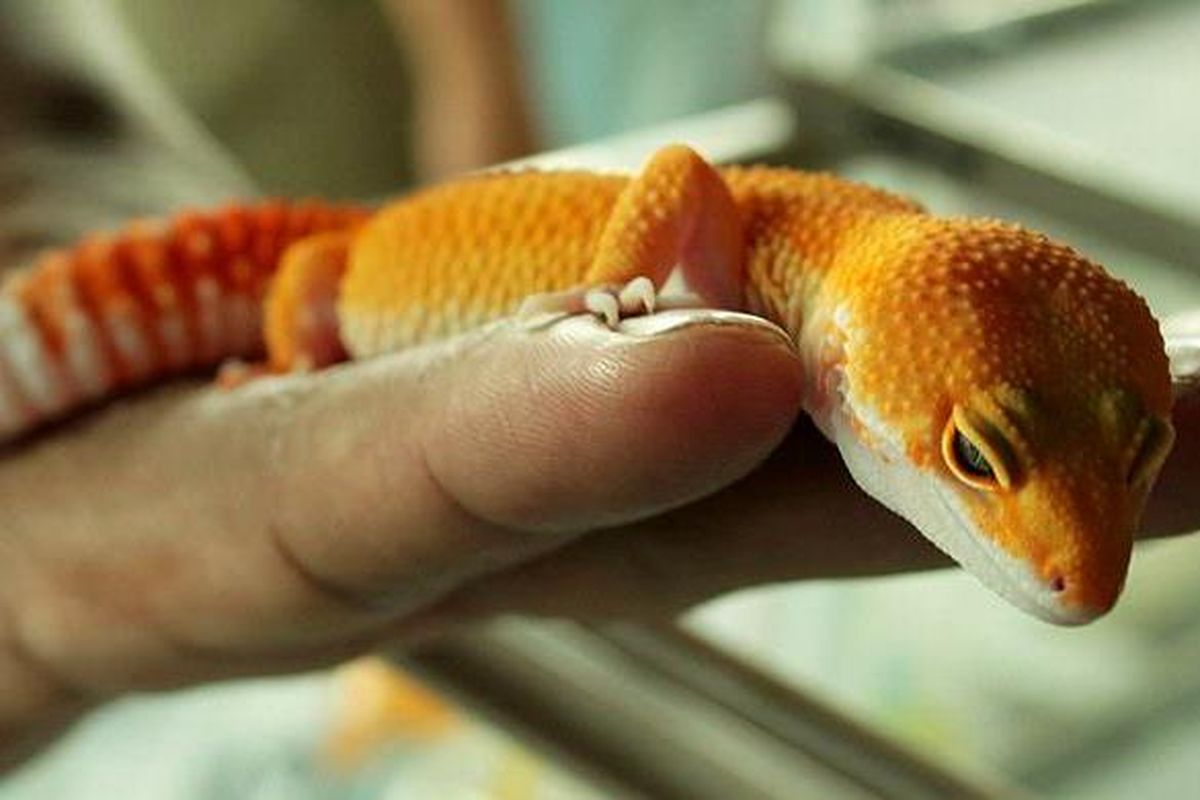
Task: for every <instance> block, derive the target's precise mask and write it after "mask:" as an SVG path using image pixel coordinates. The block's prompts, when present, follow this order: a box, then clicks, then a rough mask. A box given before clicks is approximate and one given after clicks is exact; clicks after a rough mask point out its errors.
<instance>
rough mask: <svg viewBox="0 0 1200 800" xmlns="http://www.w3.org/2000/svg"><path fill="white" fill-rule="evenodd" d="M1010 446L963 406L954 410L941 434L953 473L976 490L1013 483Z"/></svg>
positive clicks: (995, 487)
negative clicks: (1009, 454)
mask: <svg viewBox="0 0 1200 800" xmlns="http://www.w3.org/2000/svg"><path fill="white" fill-rule="evenodd" d="M1008 451H1009V450H1008V447H1007V445H1006V443H1005V441H1004V439H1003V437H1001V436H1000V434H999V432H998V431H996V430H993V428H992V426H990V425H987V424H986V423H985V422H983V421H982V420H979V419H976V418H975V415H973V414H970V413H969V412H967V411H966V410H964V409H962V408H961V407H956V408H955V409H954V414H953V416H952V417H951V418H950V421H949V422H947V423H946V428H945V430H944V431H943V433H942V458H943V459H944V460H945V462H946V466H947V467H949V468H950V472H952V473H953V474H954V476H955V477H956V478H958V479H959V480H960V481H962V482H963V483H965V484H967V485H968V486H973V487H975V488H976V489H985V490H988V491H996V490H997V489H1008V488H1010V487H1011V486H1012V473H1011V471H1010V470H1009V468H1008V467H1009V464H1010V459H1008V458H1006V456H1007V454H1008Z"/></svg>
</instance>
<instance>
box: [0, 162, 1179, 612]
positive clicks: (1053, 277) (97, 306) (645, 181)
mask: <svg viewBox="0 0 1200 800" xmlns="http://www.w3.org/2000/svg"><path fill="white" fill-rule="evenodd" d="M281 254H283V255H282V262H283V264H282V267H281V268H280V270H279V274H278V275H277V276H276V277H275V279H274V284H273V288H272V289H271V291H270V296H269V297H268V298H267V300H266V302H265V305H266V310H265V313H264V314H259V313H258V309H259V308H260V306H261V305H262V295H263V292H264V287H265V286H266V282H267V280H268V276H269V275H270V274H271V273H272V271H273V270H274V269H275V267H276V264H277V263H278V262H280V260H281ZM676 271H677V272H679V273H681V274H682V276H683V277H684V278H685V279H686V281H687V283H688V285H689V287H690V288H691V290H692V291H694V292H696V293H697V294H698V295H699V296H700V297H701V299H702V300H704V301H705V302H706V303H708V304H712V305H718V306H723V307H728V308H734V309H743V310H749V311H752V312H755V313H759V314H762V315H764V316H767V317H769V318H771V319H773V320H775V321H776V322H778V323H779V324H780V325H782V326H783V327H784V328H786V329H787V330H788V331H789V333H790V334H791V335H792V337H793V338H794V340H795V341H796V343H797V345H798V348H799V350H800V353H801V356H802V357H803V359H804V361H805V363H806V366H807V368H808V374H807V381H808V387H807V393H806V394H807V396H806V401H805V410H806V411H807V412H808V413H809V414H810V415H811V416H812V418H813V419H814V421H815V422H816V423H817V424H818V426H819V427H821V429H822V430H823V431H824V432H825V433H826V434H827V435H828V436H829V437H830V438H831V439H832V440H833V441H834V442H835V443H836V444H837V445H838V446H839V448H840V449H841V450H842V453H843V455H844V456H845V458H846V461H847V464H848V466H849V467H850V470H851V473H852V474H853V475H854V477H855V479H856V480H858V482H859V483H860V484H861V485H862V486H863V487H864V488H865V489H867V491H868V492H870V493H871V494H873V495H874V496H876V497H877V498H878V499H880V500H881V501H882V502H884V503H885V504H887V505H888V506H889V507H891V508H893V510H895V511H897V512H898V513H900V514H901V515H903V516H905V517H906V518H908V519H909V520H910V521H912V522H913V523H914V524H915V525H916V526H917V527H918V528H919V529H921V530H922V532H923V533H925V535H926V536H928V537H929V538H931V539H932V540H933V541H934V542H936V543H937V544H939V545H940V546H941V547H943V548H944V549H946V550H947V551H948V552H949V553H950V554H951V555H952V556H954V557H955V558H956V559H958V560H959V561H960V562H962V563H963V564H964V566H966V567H967V568H968V569H969V570H971V571H972V572H974V573H975V574H976V575H977V576H979V577H980V578H981V579H982V580H983V581H984V582H985V583H987V584H988V585H990V586H991V587H992V588H993V589H995V590H996V591H998V592H999V593H1000V594H1002V595H1004V596H1006V597H1008V598H1009V599H1011V600H1013V601H1014V602H1016V603H1017V604H1018V605H1020V606H1022V607H1024V608H1026V609H1027V610H1029V611H1032V612H1033V613H1036V614H1038V615H1040V616H1042V617H1045V618H1047V619H1050V620H1052V621H1055V622H1064V623H1077V622H1082V621H1086V620H1088V619H1091V618H1093V617H1095V616H1096V615H1098V614H1101V613H1103V612H1105V611H1107V610H1108V608H1109V607H1111V605H1112V604H1113V603H1114V602H1115V600H1116V598H1117V595H1118V594H1119V592H1120V589H1121V585H1122V582H1123V580H1124V576H1125V571H1126V566H1127V562H1128V559H1129V553H1130V548H1131V545H1132V538H1133V533H1134V530H1135V528H1136V526H1137V524H1138V518H1139V517H1140V514H1141V509H1142V506H1143V504H1144V501H1145V497H1146V494H1147V492H1148V491H1149V488H1150V486H1151V484H1152V483H1153V480H1154V477H1155V475H1156V474H1157V471H1158V468H1159V466H1160V465H1161V463H1162V461H1163V460H1164V459H1165V456H1166V453H1167V450H1168V449H1169V447H1170V443H1171V438H1172V431H1171V425H1170V410H1171V390H1170V378H1169V373H1168V369H1167V361H1166V356H1165V354H1164V350H1163V343H1162V339H1161V337H1160V334H1159V331H1158V327H1157V324H1156V322H1155V321H1154V319H1153V317H1152V316H1151V315H1150V312H1149V310H1148V308H1147V307H1146V304H1145V303H1144V302H1143V301H1142V300H1141V298H1139V297H1138V296H1137V295H1135V294H1134V293H1133V292H1132V291H1131V290H1130V289H1128V288H1127V287H1126V286H1125V285H1124V284H1122V283H1121V282H1119V281H1117V280H1116V279H1114V278H1112V277H1110V276H1109V275H1108V274H1107V273H1105V272H1104V271H1103V269H1102V268H1100V267H1099V266H1097V265H1096V264H1093V263H1092V262H1090V261H1088V260H1087V259H1086V258H1084V257H1083V256H1081V255H1079V254H1078V253H1076V252H1075V251H1073V250H1071V249H1070V248H1069V247H1066V246H1065V245H1061V244H1058V243H1055V242H1052V241H1050V240H1049V239H1047V238H1046V237H1044V236H1041V235H1039V234H1036V233H1032V232H1030V231H1027V230H1024V229H1022V228H1019V227H1016V226H1012V225H1006V224H1002V223H998V222H994V221H988V220H975V219H944V218H938V217H935V216H932V215H929V214H927V213H925V212H924V211H923V210H922V209H921V208H920V207H919V206H918V205H916V204H915V203H913V202H912V201H910V200H907V199H904V198H901V197H897V196H894V195H891V194H888V193H886V192H882V191H879V190H877V189H873V188H869V187H866V186H862V185H859V184H855V183H851V182H848V181H843V180H840V179H838V178H835V177H832V176H829V175H815V174H807V173H802V172H799V171H795V170H789V169H771V168H761V167H760V168H730V169H724V170H714V169H713V168H712V167H710V166H709V165H708V164H707V163H706V162H705V161H704V160H703V159H701V158H700V157H699V156H697V155H696V154H695V153H694V152H692V151H691V150H689V149H688V148H686V147H681V146H675V147H668V148H665V149H663V150H662V151H660V152H659V153H658V154H656V155H655V156H654V158H653V159H652V160H651V161H650V162H649V164H648V165H647V166H646V168H645V169H644V170H643V171H642V172H641V173H640V174H639V175H638V176H636V177H635V178H624V177H618V176H602V175H595V174H591V173H585V172H555V173H541V172H532V171H531V172H519V173H507V174H493V175H482V176H477V177H470V178H466V179H463V180H460V181H457V182H454V183H450V184H447V185H444V186H439V187H435V188H432V189H428V190H425V191H422V192H419V193H417V194H414V195H412V196H411V197H409V198H406V199H402V200H400V201H398V202H396V203H393V204H391V205H389V206H386V207H384V208H383V209H381V210H379V211H378V212H376V213H374V214H368V213H367V212H365V211H363V210H360V209H357V208H333V207H326V206H320V205H311V204H310V205H301V206H287V205H282V204H266V205H262V206H257V207H252V208H244V209H239V208H232V209H225V210H221V211H217V212H215V213H212V214H189V215H184V216H182V217H179V218H177V219H175V220H174V221H171V222H169V223H167V224H166V225H165V226H161V227H146V226H135V227H133V228H131V229H130V230H128V231H126V232H124V233H122V234H118V235H117V236H116V237H109V238H97V239H93V240H88V241H86V242H84V243H82V244H80V245H78V246H77V247H75V248H72V249H70V250H68V251H65V252H64V253H58V254H51V255H49V256H47V257H46V258H44V259H43V260H42V261H41V262H40V263H38V264H37V265H35V266H34V267H33V268H32V269H31V270H28V271H25V272H22V273H18V274H17V275H15V276H14V277H12V278H11V279H10V280H9V282H8V283H7V284H6V285H5V287H4V289H3V291H2V292H0V435H6V436H14V435H17V434H19V433H21V432H23V431H25V430H28V429H30V428H33V427H35V426H36V425H37V424H38V423H39V422H41V421H43V420H45V419H49V418H51V417H53V416H56V415H60V414H62V413H64V412H66V411H68V410H70V409H71V408H73V407H76V406H79V405H81V404H83V403H85V402H88V401H90V400H92V399H94V398H97V397H100V396H103V395H107V394H110V393H112V392H113V391H116V390H119V389H121V388H123V387H126V386H131V385H134V384H136V383H140V382H145V381H148V380H151V379H154V378H157V377H161V376H164V375H168V374H171V373H177V372H180V371H184V370H187V369H193V368H196V367H199V366H204V365H211V364H213V363H215V362H217V361H218V360H219V359H221V358H224V357H229V356H247V355H252V354H254V353H256V352H257V351H258V349H259V347H260V344H261V340H260V337H259V335H258V333H257V325H258V319H259V318H260V317H264V318H265V321H266V330H265V339H266V342H267V344H268V347H269V351H270V352H269V355H268V360H269V364H270V366H271V368H273V369H275V370H288V369H304V368H311V367H319V366H321V365H323V364H326V363H330V362H331V361H334V360H337V359H339V358H342V357H343V356H345V355H346V353H349V354H350V355H351V356H353V357H367V356H371V355H374V354H377V353H381V352H385V351H388V350H394V349H397V348H402V347H406V346H411V345H415V344H418V343H421V342H425V341H429V340H432V339H436V338H439V337H444V336H448V335H451V334H453V333H455V332H458V331H462V330H464V329H467V328H470V327H472V326H476V325H479V324H481V323H484V322H486V321H488V320H491V319H495V318H497V317H500V316H503V315H505V314H509V313H512V312H513V311H514V310H515V309H517V308H518V306H519V305H520V304H521V303H522V301H524V300H525V299H526V298H528V297H529V296H530V295H546V294H547V293H556V292H557V293H561V294H559V295H555V297H556V298H557V299H556V300H555V301H554V303H551V306H554V305H555V303H557V304H559V305H560V306H561V307H562V308H564V309H573V308H579V307H580V304H579V303H577V302H575V301H576V300H578V299H579V298H581V297H585V296H586V294H585V290H586V289H587V288H588V287H596V286H613V285H615V286H621V285H623V284H625V283H626V282H628V281H629V280H631V279H632V278H635V277H637V276H639V275H644V276H648V277H650V278H651V279H652V280H653V282H654V284H655V285H656V286H658V287H662V286H663V284H664V283H665V282H666V281H667V279H668V277H669V276H670V275H671V274H672V273H673V272H676ZM573 290H574V291H575V294H574V295H573V294H572V292H573Z"/></svg>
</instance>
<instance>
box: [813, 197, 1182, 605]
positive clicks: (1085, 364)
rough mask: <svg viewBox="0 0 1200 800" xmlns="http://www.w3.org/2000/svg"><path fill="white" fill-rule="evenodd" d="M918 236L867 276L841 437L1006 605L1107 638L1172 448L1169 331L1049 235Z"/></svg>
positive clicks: (926, 232) (894, 234) (980, 230)
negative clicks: (1088, 625)
mask: <svg viewBox="0 0 1200 800" xmlns="http://www.w3.org/2000/svg"><path fill="white" fill-rule="evenodd" d="M891 224H900V223H899V222H893V223H891ZM907 226H910V227H906V226H905V225H901V229H900V230H899V231H896V230H893V231H890V232H882V233H884V235H889V236H891V241H892V242H893V244H894V245H897V246H896V247H895V248H894V249H893V250H892V251H891V253H890V254H888V255H884V254H882V250H881V251H880V252H881V254H880V255H877V256H876V258H877V259H878V260H879V263H878V264H874V263H873V262H872V261H871V260H870V258H866V259H864V262H863V263H862V264H860V267H861V266H864V265H865V267H866V268H865V269H860V270H855V272H857V273H858V275H857V276H856V280H861V281H863V282H862V283H860V284H858V285H857V287H847V288H850V290H849V291H847V292H845V293H844V296H845V297H846V298H848V299H847V300H846V301H845V306H844V307H843V308H842V309H841V310H840V311H839V312H838V313H835V314H834V316H835V317H840V318H841V323H842V324H841V325H840V328H841V331H840V337H841V347H842V348H843V352H844V361H843V362H842V363H843V370H842V375H841V386H840V398H841V403H840V406H839V410H838V413H836V414H835V415H833V417H834V421H833V423H832V426H831V427H832V428H833V434H834V438H835V439H836V440H837V443H838V445H839V447H840V449H841V450H842V452H843V455H844V457H845V459H846V462H847V464H848V466H849V467H850V469H851V472H852V473H853V475H854V477H855V479H856V480H857V481H858V482H859V483H860V484H861V485H862V486H863V487H864V488H865V489H866V490H867V491H868V492H870V493H871V494H873V495H875V496H876V497H878V498H879V499H880V500H882V501H883V502H884V503H885V504H886V505H888V506H889V507H890V508H892V509H893V510H895V511H896V512H898V513H900V514H901V515H902V516H904V517H906V518H907V519H908V520H909V521H910V522H912V523H913V524H915V525H916V526H917V527H918V528H919V529H920V530H921V531H922V532H923V533H924V534H925V535H926V536H927V537H928V538H929V539H931V540H932V541H933V542H934V543H935V544H937V545H939V546H940V547H941V548H942V549H943V550H945V551H946V552H947V553H948V554H949V555H950V556H951V557H953V558H954V559H956V560H957V561H958V562H959V563H961V564H962V565H963V566H964V567H965V568H966V569H967V570H968V571H970V572H972V573H973V574H974V575H975V576H976V577H977V578H979V579H980V580H981V581H982V582H983V583H985V584H986V585H987V586H989V587H990V588H991V589H993V590H994V591H996V592H997V593H998V594H1000V595H1002V596H1003V597H1005V598H1006V599H1008V600H1010V601H1011V602H1013V603H1014V604H1015V605H1017V606H1019V607H1021V608H1023V609H1025V610H1026V611H1029V612H1031V613H1033V614H1035V615H1037V616H1039V617H1041V618H1043V619H1046V620H1048V621H1051V622H1056V623H1060V624H1080V623H1083V622H1087V621H1089V620H1091V619H1094V618H1095V617H1097V616H1100V615H1101V614H1103V613H1105V612H1106V611H1108V610H1109V609H1110V608H1111V607H1112V605H1113V604H1114V603H1115V602H1116V599H1117V597H1118V595H1119V594H1120V592H1121V588H1122V585H1123V583H1124V579H1125V574H1126V570H1127V568H1128V563H1129V557H1130V552H1131V549H1132V544H1133V538H1134V535H1135V532H1136V530H1137V527H1138V525H1139V522H1140V517H1141V514H1142V509H1143V507H1144V505H1145V502H1146V498H1147V495H1148V493H1149V491H1150V488H1151V486H1152V485H1153V483H1154V480H1155V478H1156V476H1157V474H1158V471H1159V468H1160V467H1161V466H1162V464H1163V462H1164V461H1165V459H1166V457H1167V454H1168V452H1169V450H1170V447H1171V443H1172V440H1173V430H1172V427H1171V423H1170V408H1171V387H1170V377H1169V372H1168V367H1167V361H1166V356H1165V353H1164V349H1163V343H1162V339H1161V336H1160V334H1159V330H1158V326H1157V323H1156V322H1155V321H1154V318H1153V317H1152V316H1151V314H1150V312H1149V310H1148V308H1147V306H1146V304H1145V303H1144V301H1142V299H1141V298H1140V297H1138V296H1137V295H1136V294H1135V293H1134V292H1133V291H1132V290H1130V289H1129V288H1128V287H1126V286H1125V285H1124V284H1123V283H1121V282H1120V281H1118V280H1116V279H1115V278H1112V277H1111V276H1109V275H1108V274H1107V273H1106V272H1104V270H1103V269H1102V268H1100V267H1099V266H1097V265H1096V264H1094V263H1092V262H1090V261H1088V260H1087V259H1085V258H1083V257H1082V256H1080V255H1079V254H1078V253H1076V252H1074V251H1073V250H1071V249H1070V248H1068V247H1066V246H1063V245H1060V244H1057V243H1055V242H1052V241H1051V240H1049V239H1047V238H1046V237H1044V236H1041V235H1038V234H1034V233H1031V232H1029V231H1025V230H1023V229H1020V228H1017V227H1013V226H1008V225H1002V224H999V223H994V222H979V221H966V220H933V219H929V218H919V219H918V220H916V221H910V222H908V223H907ZM867 252H868V253H870V252H871V251H870V249H868V251H867ZM889 259H890V263H888V260H889ZM847 272H849V271H847ZM835 274H836V273H835Z"/></svg>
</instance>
